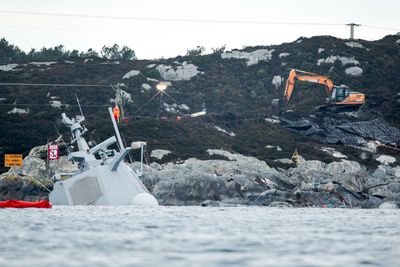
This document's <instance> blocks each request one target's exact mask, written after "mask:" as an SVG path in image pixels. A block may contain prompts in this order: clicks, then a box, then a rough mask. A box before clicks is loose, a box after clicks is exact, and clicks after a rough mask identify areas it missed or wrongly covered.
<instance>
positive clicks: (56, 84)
mask: <svg viewBox="0 0 400 267" xmlns="http://www.w3.org/2000/svg"><path fill="white" fill-rule="evenodd" d="M1 85H5V86H49V87H110V88H112V87H113V86H112V85H110V84H74V83H0V86H1Z"/></svg>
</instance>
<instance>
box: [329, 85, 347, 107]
mask: <svg viewBox="0 0 400 267" xmlns="http://www.w3.org/2000/svg"><path fill="white" fill-rule="evenodd" d="M349 94H350V88H349V87H347V86H344V85H342V86H334V87H333V89H332V95H331V99H330V102H331V103H338V102H343V101H344V100H345V99H346V98H347V97H348V96H349Z"/></svg>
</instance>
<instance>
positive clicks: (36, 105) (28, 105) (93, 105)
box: [0, 103, 110, 108]
mask: <svg viewBox="0 0 400 267" xmlns="http://www.w3.org/2000/svg"><path fill="white" fill-rule="evenodd" d="M61 105H62V106H65V107H67V106H68V107H78V105H77V104H61ZM0 106H4V107H17V106H18V107H53V108H55V107H54V106H52V105H49V104H29V103H15V104H0ZM81 106H82V107H109V106H110V105H100V104H81Z"/></svg>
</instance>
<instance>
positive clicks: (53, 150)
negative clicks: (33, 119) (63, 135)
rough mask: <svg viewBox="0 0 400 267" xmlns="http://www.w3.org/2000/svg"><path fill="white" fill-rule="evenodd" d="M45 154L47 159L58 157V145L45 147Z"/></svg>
mask: <svg viewBox="0 0 400 267" xmlns="http://www.w3.org/2000/svg"><path fill="white" fill-rule="evenodd" d="M47 156H48V157H49V160H57V159H58V157H59V153H58V145H49V146H48V148H47Z"/></svg>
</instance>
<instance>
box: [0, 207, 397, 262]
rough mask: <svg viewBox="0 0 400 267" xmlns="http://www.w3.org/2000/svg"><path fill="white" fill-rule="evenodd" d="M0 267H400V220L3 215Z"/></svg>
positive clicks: (318, 215)
mask: <svg viewBox="0 0 400 267" xmlns="http://www.w3.org/2000/svg"><path fill="white" fill-rule="evenodd" d="M0 231H1V232H0V266H1V267H8V266H13V267H24V266H29V267H31V266H41V267H42V266H43V267H46V266H85V267H88V266H341V267H344V266H346V267H348V266H394V267H398V266H400V210H399V209H397V210H379V209H375V210H361V209H320V208H302V209H300V208H297V209H296V208H267V207H159V208H151V209H148V208H137V207H121V206H120V207H86V206H85V207H66V206H65V207H64V206H56V207H54V208H53V209H1V210H0Z"/></svg>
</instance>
